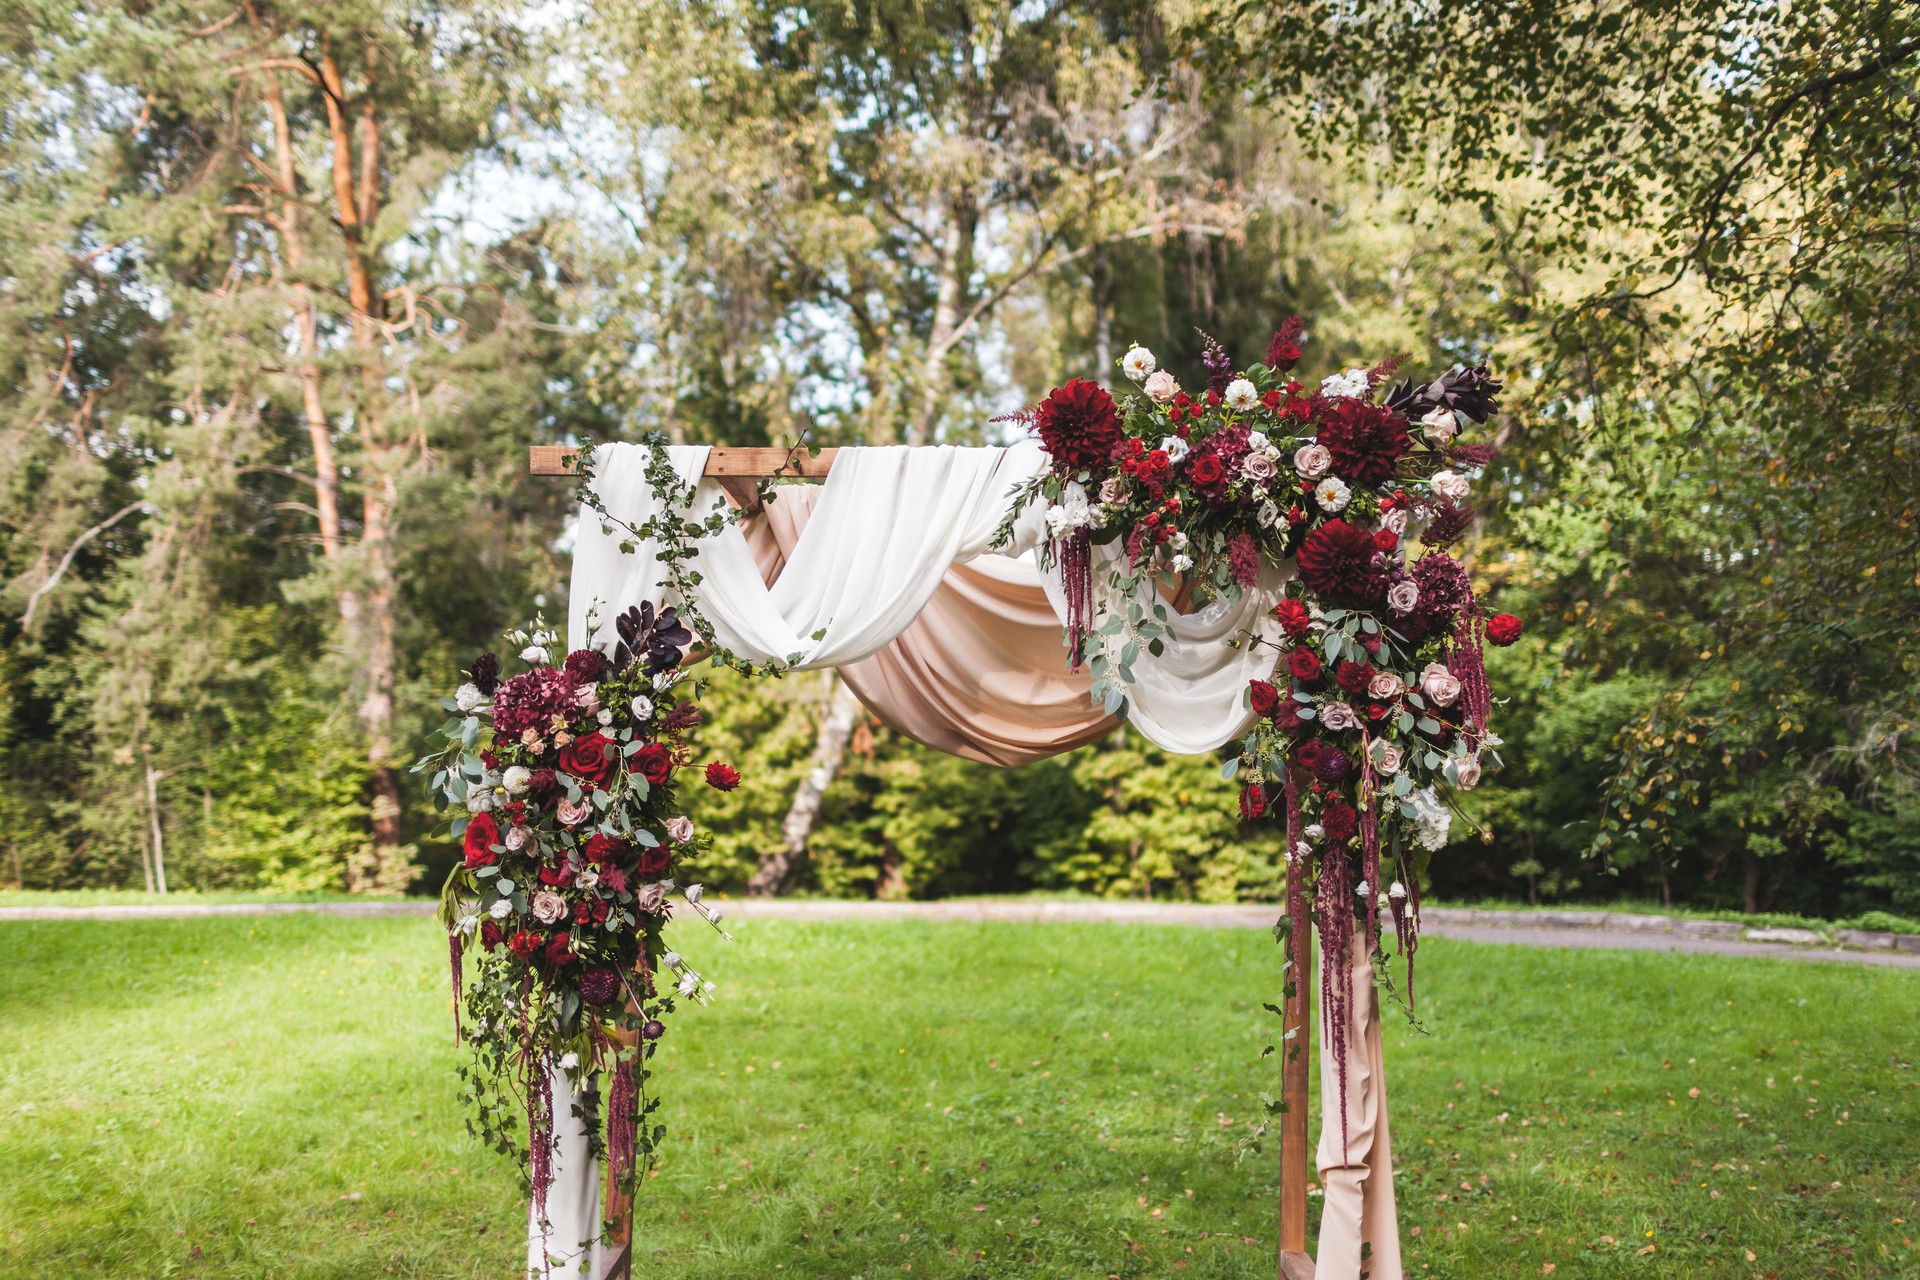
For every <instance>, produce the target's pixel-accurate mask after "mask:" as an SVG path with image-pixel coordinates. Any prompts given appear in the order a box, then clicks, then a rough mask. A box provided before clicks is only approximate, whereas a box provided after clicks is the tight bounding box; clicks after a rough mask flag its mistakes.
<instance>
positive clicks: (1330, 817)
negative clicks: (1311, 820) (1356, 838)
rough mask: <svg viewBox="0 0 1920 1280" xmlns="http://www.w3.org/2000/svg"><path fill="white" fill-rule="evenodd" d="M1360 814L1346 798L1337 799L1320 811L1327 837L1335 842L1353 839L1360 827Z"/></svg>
mask: <svg viewBox="0 0 1920 1280" xmlns="http://www.w3.org/2000/svg"><path fill="white" fill-rule="evenodd" d="M1359 825H1360V815H1359V814H1358V813H1357V812H1355V811H1354V807H1353V806H1352V805H1350V804H1348V803H1347V802H1346V801H1345V800H1335V801H1334V802H1333V803H1332V804H1330V805H1328V806H1327V807H1326V808H1325V809H1322V810H1321V811H1320V828H1321V830H1323V831H1325V832H1326V833H1327V839H1329V840H1331V841H1333V842H1334V843H1335V844H1345V843H1346V842H1347V841H1349V840H1351V839H1353V833H1354V832H1355V831H1356V830H1358V829H1359Z"/></svg>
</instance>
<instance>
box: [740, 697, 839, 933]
mask: <svg viewBox="0 0 1920 1280" xmlns="http://www.w3.org/2000/svg"><path fill="white" fill-rule="evenodd" d="M827 680H828V682H829V687H830V688H831V690H832V694H831V697H830V698H829V699H828V702H827V712H826V715H825V716H824V717H822V718H821V721H820V736H819V738H817V739H816V740H815V741H814V745H813V760H812V764H811V767H810V768H809V769H808V770H807V776H806V777H805V778H803V779H801V782H800V786H799V787H798V788H797V789H796V790H795V791H794V794H793V804H792V805H791V806H790V807H789V808H788V809H787V817H786V821H785V822H782V823H781V824H780V832H781V835H782V837H783V843H782V844H781V846H780V847H779V848H777V849H774V850H771V851H769V852H768V853H767V855H766V856H765V857H763V858H761V859H760V867H759V869H758V870H757V871H755V872H754V873H753V879H751V880H749V881H748V882H747V892H748V893H750V894H752V895H753V896H754V897H756V898H767V897H772V896H774V895H776V894H780V893H784V892H786V889H787V886H788V885H790V884H791V883H792V882H793V877H794V873H795V872H796V871H797V870H798V869H799V866H800V863H801V860H802V859H804V858H805V857H806V854H807V838H808V837H809V836H811V835H812V834H813V824H814V820H815V819H817V818H818V817H819V816H820V802H821V801H822V800H823V799H824V798H825V797H826V794H827V788H828V787H830V786H832V785H833V779H834V775H836V774H837V773H839V772H840V760H841V758H842V757H843V756H844V755H845V754H846V750H847V739H848V738H849V737H851V736H852V734H853V725H854V721H856V720H858V719H859V718H860V699H858V698H856V697H854V696H853V690H852V689H850V688H848V687H847V682H846V681H845V680H842V679H841V678H840V676H839V674H838V673H837V672H828V673H827Z"/></svg>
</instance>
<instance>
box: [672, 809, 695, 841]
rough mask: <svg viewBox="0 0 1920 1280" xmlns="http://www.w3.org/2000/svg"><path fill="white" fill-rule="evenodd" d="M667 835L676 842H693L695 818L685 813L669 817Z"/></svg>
mask: <svg viewBox="0 0 1920 1280" xmlns="http://www.w3.org/2000/svg"><path fill="white" fill-rule="evenodd" d="M667 835H668V836H669V837H671V838H672V840H673V842H674V843H675V844H691V843H693V819H692V818H689V817H687V816H686V815H685V814H680V815H679V816H677V817H673V818H668V819H667Z"/></svg>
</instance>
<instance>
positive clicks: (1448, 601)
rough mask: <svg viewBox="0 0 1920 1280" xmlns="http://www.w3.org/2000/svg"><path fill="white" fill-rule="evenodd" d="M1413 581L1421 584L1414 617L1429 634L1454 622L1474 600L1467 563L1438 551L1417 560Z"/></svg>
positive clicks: (1414, 565)
mask: <svg viewBox="0 0 1920 1280" xmlns="http://www.w3.org/2000/svg"><path fill="white" fill-rule="evenodd" d="M1413 580H1414V582H1415V583H1417V584H1418V585H1419V587H1420V603H1419V604H1418V605H1416V606H1414V610H1413V618H1414V619H1415V620H1416V625H1419V626H1421V627H1422V629H1423V631H1424V632H1425V633H1428V634H1430V633H1432V632H1433V631H1437V630H1440V629H1442V628H1443V627H1445V626H1447V625H1449V624H1451V623H1452V621H1453V618H1454V615H1455V614H1457V613H1459V612H1460V611H1461V610H1462V609H1464V608H1466V607H1467V604H1468V603H1469V602H1470V601H1471V600H1472V599H1473V584H1472V583H1471V582H1469V581H1468V579H1467V568H1466V566H1465V565H1463V564H1461V563H1460V562H1459V561H1458V560H1455V559H1454V558H1453V557H1452V556H1449V555H1443V554H1442V553H1440V552H1438V551H1430V552H1428V553H1427V554H1426V555H1424V556H1421V557H1420V558H1419V559H1418V560H1416V561H1414V564H1413Z"/></svg>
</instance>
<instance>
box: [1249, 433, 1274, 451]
mask: <svg viewBox="0 0 1920 1280" xmlns="http://www.w3.org/2000/svg"><path fill="white" fill-rule="evenodd" d="M1247 448H1249V449H1255V450H1258V451H1259V452H1261V453H1266V452H1268V451H1269V450H1271V449H1272V448H1273V445H1272V444H1271V443H1270V442H1269V441H1268V440H1267V433H1266V432H1264V431H1249V432H1247Z"/></svg>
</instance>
